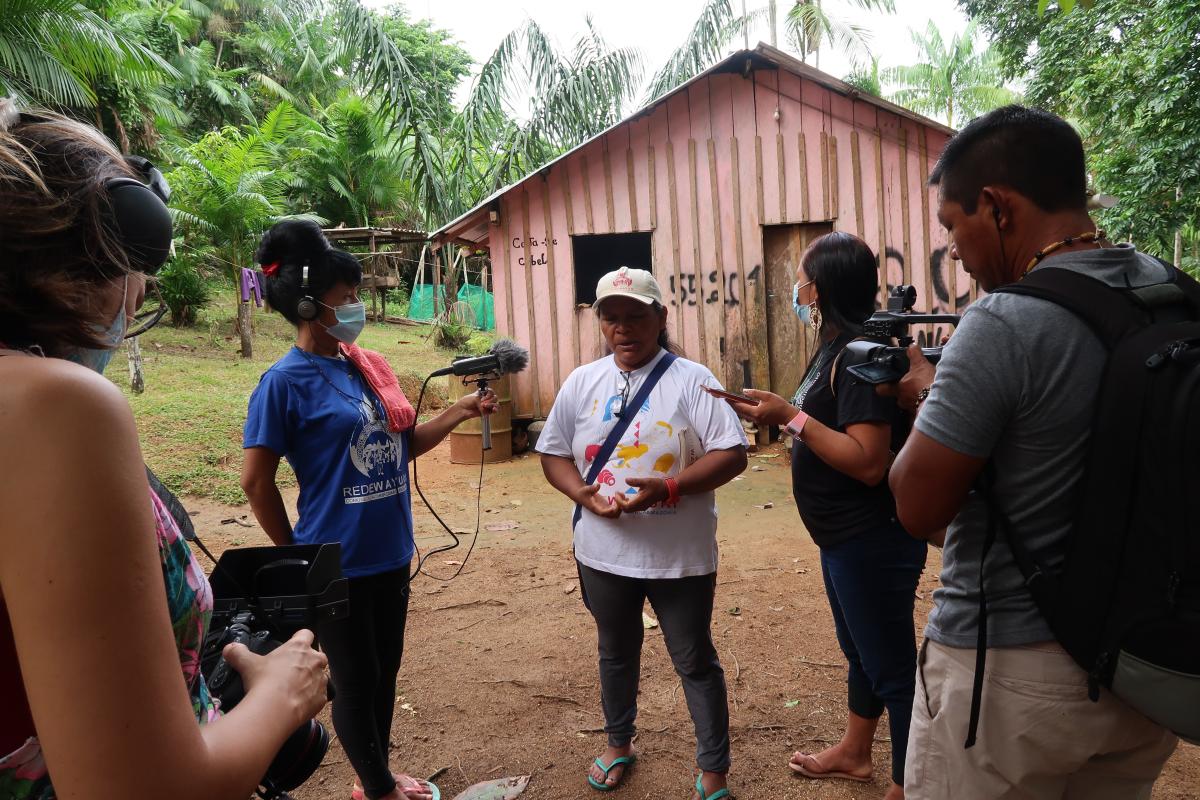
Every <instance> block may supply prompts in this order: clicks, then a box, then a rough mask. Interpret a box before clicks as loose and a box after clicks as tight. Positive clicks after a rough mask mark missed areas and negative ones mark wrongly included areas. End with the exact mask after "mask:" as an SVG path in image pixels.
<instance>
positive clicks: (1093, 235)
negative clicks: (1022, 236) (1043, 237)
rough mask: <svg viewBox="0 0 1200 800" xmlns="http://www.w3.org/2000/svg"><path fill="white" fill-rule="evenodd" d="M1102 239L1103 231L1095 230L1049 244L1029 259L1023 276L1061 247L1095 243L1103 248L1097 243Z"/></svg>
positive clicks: (1103, 236)
mask: <svg viewBox="0 0 1200 800" xmlns="http://www.w3.org/2000/svg"><path fill="white" fill-rule="evenodd" d="M1103 238H1105V235H1104V231H1099V230H1097V231H1088V232H1086V233H1081V234H1079V235H1078V236H1068V237H1067V238H1065V239H1060V240H1059V241H1057V242H1051V243H1050V244H1048V245H1046V246H1045V247H1043V248H1042V249H1041V250H1038V251H1037V252H1036V253H1034V254H1033V258H1031V259H1029V264H1028V265H1027V266H1026V267H1025V274H1026V275H1028V274H1029V271H1030V270H1031V269H1033V268H1034V267H1036V266H1037V265H1038V264H1040V263H1042V260H1043V259H1044V258H1045V257H1046V256H1048V255H1050V254H1051V253H1053V252H1054V251H1055V250H1058V249H1060V248H1063V247H1070V246H1071V245H1073V244H1087V243H1088V242H1096V243H1097V245H1098V246H1099V247H1101V248H1103V247H1104V245H1102V244H1099V241H1098V240H1099V239H1103Z"/></svg>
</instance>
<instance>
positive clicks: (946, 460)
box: [890, 106, 1176, 800]
mask: <svg viewBox="0 0 1200 800" xmlns="http://www.w3.org/2000/svg"><path fill="white" fill-rule="evenodd" d="M930 183H931V184H933V185H936V186H937V187H938V218H939V219H940V220H941V222H942V225H943V226H944V227H945V229H946V231H947V234H948V235H949V238H950V256H951V258H954V259H959V260H961V261H962V263H963V266H964V268H965V269H966V270H967V272H969V273H970V274H971V275H972V276H973V277H974V278H975V279H976V280H977V281H978V282H979V285H980V287H981V288H983V289H985V290H987V291H988V292H994V291H995V290H996V289H998V288H1000V287H1003V286H1005V285H1007V284H1011V283H1014V282H1016V281H1019V280H1021V278H1022V277H1023V276H1024V275H1025V274H1026V273H1027V272H1029V271H1030V270H1036V269H1041V268H1042V267H1047V268H1049V267H1053V268H1056V269H1064V270H1071V271H1074V272H1078V273H1083V274H1085V275H1088V276H1090V277H1092V278H1094V279H1096V280H1097V281H1102V282H1104V283H1106V284H1108V285H1110V286H1116V287H1139V286H1147V285H1151V284H1156V283H1162V282H1164V281H1166V280H1167V278H1168V271H1167V269H1166V268H1165V267H1164V266H1163V265H1162V264H1161V263H1159V262H1157V261H1156V260H1154V259H1152V258H1150V257H1148V256H1144V255H1142V254H1141V253H1138V252H1137V251H1136V250H1135V249H1134V248H1133V247H1132V246H1130V245H1113V244H1111V243H1109V242H1108V241H1106V240H1105V238H1104V236H1103V234H1101V233H1099V232H1098V231H1097V230H1096V227H1095V225H1094V223H1093V222H1092V220H1091V219H1090V218H1089V216H1088V213H1087V207H1086V201H1087V174H1086V171H1085V167H1084V155H1083V146H1082V143H1081V142H1080V139H1079V136H1078V134H1076V132H1075V131H1074V129H1072V128H1071V126H1070V125H1069V124H1067V123H1066V122H1065V121H1063V120H1061V119H1059V118H1058V117H1056V116H1054V115H1052V114H1049V113H1046V112H1043V111H1037V110H1033V109H1028V108H1022V107H1019V106H1008V107H1005V108H1001V109H998V110H996V111H993V112H991V113H989V114H985V115H984V116H982V117H979V118H978V119H975V120H974V121H972V122H971V123H970V124H969V125H967V126H966V127H965V128H963V129H962V130H961V131H960V132H959V133H958V134H957V135H956V136H954V137H953V138H952V139H951V140H950V141H949V143H948V144H947V145H946V148H945V150H944V151H943V152H942V155H941V158H940V159H939V161H938V164H937V166H936V168H935V169H934V171H933V174H932V175H931V176H930ZM910 359H911V360H912V365H913V367H912V370H911V371H910V372H909V374H908V375H907V376H906V377H905V379H904V381H902V383H901V386H900V392H901V404H902V405H903V404H904V403H913V402H915V401H916V398H918V397H920V396H921V395H923V394H927V399H925V400H924V402H923V403H921V404H920V409H919V411H918V414H917V418H916V422H915V430H914V431H913V433H912V435H910V436H909V438H908V441H907V443H906V444H905V446H904V448H903V449H902V450H901V452H900V454H899V456H898V457H897V459H896V462H895V464H894V466H893V468H892V472H891V479H890V480H891V486H892V491H893V492H894V494H895V496H896V505H897V510H898V512H899V515H900V521H901V523H902V524H903V525H904V527H905V528H906V529H907V530H908V531H909V532H910V533H911V534H912V535H913V536H916V537H917V538H930V539H932V538H936V537H937V536H939V533H938V532H940V531H942V530H943V529H945V528H946V526H947V524H948V525H949V528H948V530H946V532H945V550H944V554H943V560H942V575H941V582H942V586H941V588H939V589H938V590H937V591H936V592H935V593H934V607H933V611H932V612H931V614H930V616H929V623H928V625H927V627H926V630H925V637H926V638H925V644H924V645H923V646H922V649H921V653H920V656H919V659H918V683H917V696H916V699H915V700H914V703H913V723H912V730H911V732H910V734H909V744H908V761H907V767H906V771H905V776H904V789H905V795H906V797H907V798H909V800H914V799H916V800H923V799H924V798H962V797H970V798H978V799H979V800H987V799H988V798H1000V797H1027V798H1039V799H1040V798H1059V797H1063V798H1088V800H1105V799H1106V798H1113V799H1114V800H1115V799H1116V798H1147V797H1149V796H1150V791H1151V787H1152V785H1153V784H1154V781H1155V779H1156V778H1157V777H1158V775H1159V773H1160V771H1161V770H1162V767H1163V764H1164V763H1165V762H1166V760H1167V758H1168V757H1169V756H1170V755H1171V752H1172V751H1173V750H1174V749H1175V746H1176V737H1175V736H1174V735H1172V734H1171V733H1170V732H1168V731H1167V730H1165V729H1164V728H1162V727H1160V726H1158V725H1156V724H1154V723H1153V722H1151V721H1150V720H1149V719H1147V718H1146V717H1144V716H1142V715H1141V714H1139V713H1137V712H1136V711H1134V710H1133V709H1132V708H1130V707H1129V706H1127V705H1125V704H1124V703H1123V702H1122V701H1120V700H1119V699H1117V698H1116V697H1115V696H1113V695H1112V694H1111V693H1110V692H1108V690H1101V691H1099V692H1098V694H1097V696H1098V699H1099V702H1092V701H1091V700H1090V699H1089V698H1088V675H1087V674H1086V673H1085V671H1084V670H1083V669H1081V668H1080V667H1079V666H1077V665H1076V663H1075V662H1074V660H1073V659H1072V658H1071V657H1070V656H1069V655H1068V654H1067V653H1066V651H1065V650H1064V649H1063V648H1062V646H1061V645H1060V644H1059V643H1058V642H1056V641H1055V637H1054V635H1053V634H1052V632H1051V630H1050V627H1049V626H1048V624H1047V622H1046V620H1045V619H1044V618H1043V617H1042V615H1041V614H1040V613H1039V611H1038V608H1037V606H1036V604H1035V602H1034V597H1033V595H1032V594H1031V593H1030V590H1029V589H1028V587H1027V585H1026V584H1025V581H1024V580H1023V578H1022V574H1021V572H1020V569H1019V568H1018V565H1017V563H1016V562H1015V560H1014V556H1013V551H1012V548H1011V547H1010V546H1009V545H1008V544H1007V542H1006V541H1005V540H1004V539H997V540H996V542H995V545H994V546H993V547H992V548H991V552H990V554H989V555H988V557H987V558H986V560H985V561H983V563H982V565H981V560H983V559H982V557H981V553H982V552H983V546H984V541H985V537H986V535H987V528H988V519H989V515H991V514H999V515H1000V517H999V518H1001V519H1003V518H1007V520H1008V522H1009V525H1008V530H1009V531H1010V533H1009V535H1010V536H1017V537H1020V539H1021V541H1022V542H1023V543H1024V545H1025V547H1026V548H1028V550H1029V551H1030V552H1031V553H1032V554H1033V555H1034V557H1035V558H1036V559H1037V560H1038V562H1040V563H1043V564H1046V565H1048V566H1049V567H1050V568H1058V567H1059V566H1060V565H1061V564H1063V562H1064V559H1065V558H1066V554H1067V544H1068V540H1069V534H1070V529H1071V525H1072V521H1073V518H1074V515H1075V511H1076V503H1075V501H1074V498H1075V497H1076V495H1077V490H1078V487H1079V485H1080V480H1081V478H1082V476H1083V472H1084V460H1085V457H1086V452H1087V446H1088V442H1089V438H1090V426H1091V423H1092V419H1093V415H1094V412H1095V407H1096V396H1097V389H1098V387H1099V385H1100V378H1101V373H1102V371H1103V369H1104V366H1105V363H1106V353H1105V350H1104V347H1103V345H1102V344H1101V342H1100V340H1099V339H1098V338H1097V337H1096V336H1095V334H1093V333H1092V332H1091V330H1090V329H1089V328H1088V327H1087V326H1086V325H1085V323H1084V322H1083V321H1082V320H1081V319H1079V318H1077V317H1076V316H1074V315H1073V314H1071V313H1070V312H1068V311H1066V310H1065V309H1063V308H1062V307H1060V306H1059V305H1057V304H1054V303H1050V302H1047V301H1045V300H1042V299H1036V298H1033V297H1029V296H1023V295H1019V294H1010V293H993V294H989V295H988V296H986V297H983V298H981V299H980V300H978V301H977V302H976V303H974V304H973V305H972V306H971V307H970V308H969V309H968V310H967V312H966V314H965V315H964V316H963V319H962V322H961V324H960V325H959V326H958V329H957V330H956V331H955V333H954V336H953V337H952V338H951V339H950V341H949V343H948V344H947V345H946V347H945V350H944V352H943V354H942V358H941V360H940V361H939V363H938V365H937V369H936V373H935V371H934V369H933V367H932V366H931V365H930V364H929V363H928V362H927V361H924V359H923V358H922V357H921V355H920V350H919V349H915V348H914V349H913V350H911V351H910ZM985 465H987V466H988V473H989V475H988V477H986V478H985V477H983V473H984V468H985ZM981 480H983V481H986V484H987V485H983V484H981V483H980V481H981ZM980 486H983V489H982V490H980V491H972V489H973V488H978V487H980ZM988 494H990V496H991V498H992V502H993V503H994V505H993V506H992V507H991V508H989V507H988V504H987V502H985V495H988ZM981 586H982V587H983V589H985V596H986V601H987V606H986V610H987V646H986V663H987V669H986V671H985V672H984V675H985V676H986V677H985V678H984V684H983V694H982V703H981V707H980V713H979V717H978V733H977V742H976V743H975V744H974V745H973V746H971V747H969V748H964V744H963V743H964V737H966V736H967V731H968V727H969V722H970V720H969V716H970V712H971V707H972V683H973V679H974V675H975V663H976V644H977V635H978V631H979V624H980V616H981V615H980V591H981Z"/></svg>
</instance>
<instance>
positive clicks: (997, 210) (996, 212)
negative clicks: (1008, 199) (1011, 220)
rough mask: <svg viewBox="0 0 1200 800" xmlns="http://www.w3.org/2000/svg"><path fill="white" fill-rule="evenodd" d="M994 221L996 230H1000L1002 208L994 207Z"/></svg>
mask: <svg viewBox="0 0 1200 800" xmlns="http://www.w3.org/2000/svg"><path fill="white" fill-rule="evenodd" d="M992 219H993V220H995V222H996V230H1000V207H999V206H992Z"/></svg>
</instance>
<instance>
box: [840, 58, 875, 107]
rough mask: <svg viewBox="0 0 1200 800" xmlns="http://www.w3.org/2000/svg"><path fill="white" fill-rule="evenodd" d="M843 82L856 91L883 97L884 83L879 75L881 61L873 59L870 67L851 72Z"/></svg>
mask: <svg viewBox="0 0 1200 800" xmlns="http://www.w3.org/2000/svg"><path fill="white" fill-rule="evenodd" d="M842 80H843V81H845V82H846V83H848V84H850V85H851V86H853V87H854V88H855V89H859V90H860V91H863V92H866V93H867V94H873V95H875V96H876V97H883V81H882V80H881V78H880V74H879V59H878V58H875V57H874V56H872V57H871V66H870V67H866V66H864V67H861V68H859V69H856V70H855V71H854V72H851V73H850V74H849V75H847V76H846V77H844V78H842Z"/></svg>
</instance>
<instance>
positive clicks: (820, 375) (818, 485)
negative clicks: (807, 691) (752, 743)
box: [730, 232, 926, 800]
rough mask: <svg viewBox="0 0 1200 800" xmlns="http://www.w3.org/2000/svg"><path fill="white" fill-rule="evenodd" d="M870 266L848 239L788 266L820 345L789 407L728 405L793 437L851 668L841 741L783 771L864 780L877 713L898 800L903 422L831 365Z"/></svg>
mask: <svg viewBox="0 0 1200 800" xmlns="http://www.w3.org/2000/svg"><path fill="white" fill-rule="evenodd" d="M877 265H878V262H877V261H876V259H875V254H874V253H872V252H871V248H870V247H868V246H867V244H866V243H865V242H863V241H862V240H861V239H859V238H857V237H855V236H852V235H850V234H848V233H841V232H835V233H830V234H826V235H825V236H822V237H820V238H819V239H816V240H815V241H813V243H812V244H811V245H809V247H808V249H807V250H805V252H804V254H803V255H802V256H801V258H800V266H799V268H798V269H797V270H796V284H795V287H794V289H793V301H794V306H795V309H796V314H797V316H798V317H799V318H800V321H801V323H802V324H806V325H808V326H809V327H811V328H812V329H813V330H814V331H815V332H816V334H817V337H818V339H819V342H820V346H819V347H818V348H817V351H816V353H815V354H814V355H813V357H812V359H811V360H810V362H809V364H808V369H807V370H806V371H805V375H804V380H803V381H802V382H801V383H800V388H799V389H797V391H796V394H795V396H794V397H793V398H792V400H791V402H789V401H787V400H785V399H784V398H782V397H780V396H778V395H775V394H771V393H770V392H763V391H757V390H754V389H747V390H746V394H747V395H748V396H750V397H751V398H753V399H754V400H755V401H757V402H756V403H755V404H754V405H750V404H748V403H744V402H739V401H730V404H731V405H732V406H733V408H734V410H735V411H737V413H738V414H740V415H741V416H743V417H745V418H746V419H750V420H753V421H754V422H756V423H757V424H759V425H778V426H779V427H781V428H783V429H784V430H785V431H786V433H787V434H789V435H791V436H792V437H794V438H793V441H792V493H793V495H794V497H795V500H796V508H797V509H798V510H799V512H800V518H801V519H802V520H803V521H804V526H805V527H806V528H807V529H808V532H809V534H810V535H811V536H812V538H813V541H814V542H815V543H816V544H817V546H818V547H819V548H820V549H821V574H822V576H823V577H824V581H825V592H826V595H827V596H828V598H829V606H830V610H831V611H832V612H833V622H834V627H835V629H836V631H837V638H838V644H839V645H840V646H841V648H842V652H843V653H844V654H845V656H846V661H847V662H848V665H849V670H848V673H847V679H846V683H847V701H848V705H849V709H848V715H849V719H848V721H847V724H846V731H845V734H844V735H843V736H842V739H841V741H840V742H838V743H837V744H835V745H834V746H832V747H829V748H827V749H825V750H823V751H821V752H819V753H803V752H796V753H794V754H793V755H792V757H791V760H790V761H789V762H788V766H789V767H790V768H791V769H792V770H793V771H794V772H796V773H797V774H800V775H804V776H806V777H808V778H813V779H824V778H842V779H847V780H852V781H863V782H866V781H870V780H871V775H872V763H871V745H872V742H873V741H874V738H875V729H876V727H877V726H878V724H879V718H880V716H881V715H882V714H883V711H884V710H885V709H886V710H887V712H888V723H889V727H890V730H891V741H892V773H891V774H892V782H891V786H890V787H889V788H888V790H887V792H886V793H885V794H884V798H885V800H901V799H902V798H903V797H904V788H903V786H904V755H905V749H906V747H907V744H908V726H909V720H910V718H911V716H912V703H913V694H914V691H915V676H916V671H915V670H916V641H915V638H914V634H913V598H914V595H915V592H916V588H917V581H918V579H919V578H920V576H921V571H922V569H924V567H925V549H926V548H925V543H924V542H921V541H918V540H916V539H913V538H912V537H911V536H909V535H908V534H907V533H906V532H905V531H904V529H903V528H902V527H901V526H900V523H899V522H897V521H896V504H895V500H894V499H893V497H892V494H891V492H890V490H889V489H888V485H887V480H886V476H887V470H888V467H889V466H890V464H891V460H892V457H893V454H894V453H895V452H896V451H898V450H899V449H900V445H901V444H902V443H903V441H904V437H905V436H906V435H907V432H908V426H909V423H908V419H907V417H906V415H904V414H903V413H902V412H901V411H900V409H899V408H898V407H897V406H896V403H895V401H894V400H892V399H891V398H886V397H880V396H879V395H877V394H876V392H875V389H874V387H873V386H871V385H869V384H866V383H863V382H860V381H857V380H856V379H855V378H854V376H852V375H851V374H849V373H848V372H847V371H846V365H845V364H844V363H842V362H841V359H840V358H839V356H840V354H841V352H842V350H843V349H844V348H845V346H846V345H847V344H848V343H849V342H850V341H851V340H853V339H855V338H857V337H860V336H862V324H863V322H864V321H865V320H866V319H867V318H868V317H870V316H871V314H872V313H873V312H874V310H875V298H876V296H877V295H878V292H879V283H878V274H879V271H878V266H877Z"/></svg>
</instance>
